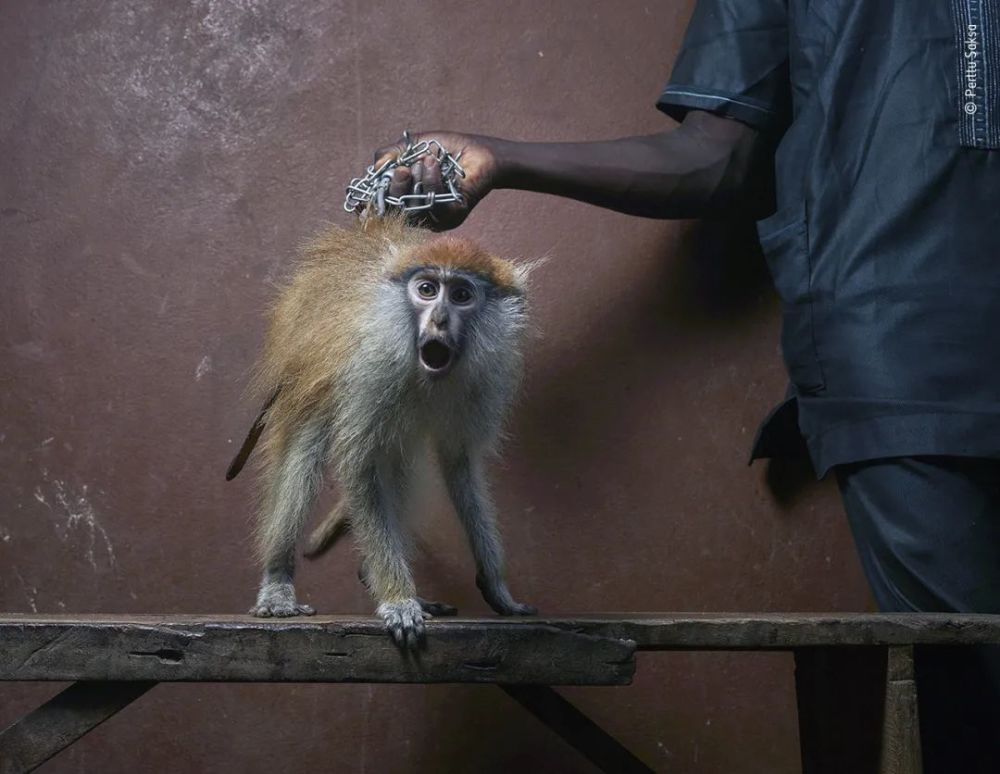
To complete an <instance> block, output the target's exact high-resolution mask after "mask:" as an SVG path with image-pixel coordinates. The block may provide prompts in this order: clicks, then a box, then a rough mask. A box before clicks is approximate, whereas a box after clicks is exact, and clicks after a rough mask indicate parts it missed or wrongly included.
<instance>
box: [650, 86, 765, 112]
mask: <svg viewBox="0 0 1000 774" xmlns="http://www.w3.org/2000/svg"><path fill="white" fill-rule="evenodd" d="M669 94H676V95H677V96H680V97H702V98H704V99H718V100H722V101H723V102H732V103H733V104H734V105H740V106H742V107H745V108H749V109H750V110H757V111H759V112H761V113H764V114H766V115H773V114H774V111H773V110H771V109H770V108H766V107H762V106H761V105H755V104H753V103H752V102H747V101H746V100H741V99H737V98H736V97H731V96H729V95H726V94H721V93H717V92H715V93H713V92H705V91H694V90H692V89H691V87H688V86H682V87H680V88H676V87H673V86H668V87H667V88H665V89H664V90H663V93H662V94H660V99H661V100H662V99H663V97H665V96H667V95H669Z"/></svg>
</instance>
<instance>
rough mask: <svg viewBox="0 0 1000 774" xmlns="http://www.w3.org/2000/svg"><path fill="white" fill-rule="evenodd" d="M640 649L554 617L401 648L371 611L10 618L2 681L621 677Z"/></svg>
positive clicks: (446, 623)
mask: <svg viewBox="0 0 1000 774" xmlns="http://www.w3.org/2000/svg"><path fill="white" fill-rule="evenodd" d="M634 652H635V645H634V643H632V642H628V641H625V640H621V639H616V638H608V637H599V636H593V635H590V634H586V633H579V632H575V631H569V630H565V629H561V628H558V627H554V626H550V625H547V624H546V623H544V622H531V621H528V622H524V623H521V624H519V625H509V624H508V623H507V622H506V621H504V620H499V619H486V620H480V621H454V620H453V619H452V620H442V621H429V622H428V626H427V637H426V641H425V643H424V647H423V648H422V649H421V650H419V651H416V652H412V653H411V652H407V651H401V650H400V649H399V648H397V647H396V645H394V644H393V642H392V640H391V639H390V638H389V636H388V635H387V634H386V633H385V630H384V628H383V626H382V624H381V622H380V621H377V620H375V619H374V618H361V619H356V618H354V619H351V618H344V619H321V618H303V619H295V620H287V619H286V620H283V621H282V620H274V619H270V620H267V619H256V618H249V617H246V618H244V617H240V618H235V617H234V618H232V619H230V620H224V621H206V620H178V619H173V618H156V617H143V618H142V619H135V618H131V617H129V618H121V617H120V618H109V617H106V616H88V617H82V618H81V617H59V618H51V617H50V618H43V617H35V616H32V617H27V616H19V617H11V616H8V617H5V618H3V619H2V620H0V680H57V681H72V680H122V679H129V680H154V681H158V682H167V681H171V682H172V681H254V682H367V683H447V682H460V683H497V682H502V683H538V684H547V685H623V684H628V683H629V682H630V681H631V678H632V675H633V673H634V672H635V659H634Z"/></svg>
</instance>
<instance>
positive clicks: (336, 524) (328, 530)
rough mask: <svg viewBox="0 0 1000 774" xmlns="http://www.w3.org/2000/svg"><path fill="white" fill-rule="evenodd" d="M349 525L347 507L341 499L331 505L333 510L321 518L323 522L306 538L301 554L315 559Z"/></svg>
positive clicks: (337, 538)
mask: <svg viewBox="0 0 1000 774" xmlns="http://www.w3.org/2000/svg"><path fill="white" fill-rule="evenodd" d="M350 527H351V520H350V518H349V516H348V513H347V507H346V506H345V504H344V501H343V500H341V501H340V502H339V503H337V504H336V505H335V506H333V510H331V511H330V513H329V514H328V515H327V517H326V518H325V519H324V520H323V523H322V524H320V525H319V526H318V527H316V529H314V530H313V532H312V534H311V535H310V536H309V539H308V540H306V547H305V550H304V551H303V554H304V555H305V556H306V558H308V559H316V558H317V557H319V556H321V555H322V554H324V553H326V551H327V549H329V548H330V546H332V545H333V544H334V543H336V542H337V541H338V540H339V539H340V537H341V536H342V535H343V534H344V533H345V532H347V531H348V529H350Z"/></svg>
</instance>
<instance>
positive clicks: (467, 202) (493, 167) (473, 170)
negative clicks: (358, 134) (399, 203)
mask: <svg viewBox="0 0 1000 774" xmlns="http://www.w3.org/2000/svg"><path fill="white" fill-rule="evenodd" d="M410 139H411V141H412V142H413V143H414V144H416V143H419V142H422V141H424V140H437V141H438V142H439V143H441V145H442V146H444V148H445V150H447V151H448V153H450V154H451V155H452V156H453V157H457V156H458V155H459V154H460V153H461V154H462V156H461V158H460V159H459V164H461V166H462V168H463V169H464V170H465V177H456V178H455V187H456V188H457V189H458V191H459V193H461V194H462V198H463V199H464V201H462V202H448V203H444V204H435V206H434V207H432V208H431V209H430V210H422V211H417V212H413V213H411V214H410V216H409V217H410V218H411V219H412V221H413V222H414V223H416V224H418V225H420V226H426V227H427V228H430V229H432V230H434V231H446V230H448V229H452V228H455V227H456V226H458V225H459V224H461V223H462V222H463V221H464V220H465V219H466V218H467V217H468V216H469V213H470V212H471V211H472V209H473V207H475V206H476V205H477V204H478V203H479V202H480V201H482V199H483V197H485V196H486V194H488V193H489V192H490V190H491V189H492V188H493V186H494V185H495V183H496V179H497V173H498V168H499V163H498V160H497V153H496V150H495V141H494V140H493V138H490V137H481V136H478V135H472V134H458V133H455V132H418V133H416V134H412V135H410ZM406 146H407V142H406V139H405V138H401V139H400V140H399V141H397V142H395V143H393V144H391V145H386V146H385V147H382V148H379V149H378V150H377V151H375V160H374V163H375V168H376V169H377V168H378V167H379V166H381V165H382V164H383V163H385V162H386V161H387V160H389V159H393V158H396V157H397V156H399V155H400V154H401V153H402V152H403V151H404V150H405V149H406ZM415 189H418V190H419V192H422V193H428V192H430V191H434V192H435V193H447V192H448V188H447V186H446V185H445V184H444V181H443V180H442V178H441V164H440V162H439V161H438V160H437V158H436V157H435V156H433V155H432V154H429V153H428V154H425V155H424V156H421V157H420V158H419V159H417V160H416V161H415V162H414V163H413V165H412V166H409V167H396V169H394V170H393V171H392V180H391V182H390V183H389V189H388V191H387V193H388V194H389V196H403V195H405V194H411V193H415V192H417V191H416V190H415Z"/></svg>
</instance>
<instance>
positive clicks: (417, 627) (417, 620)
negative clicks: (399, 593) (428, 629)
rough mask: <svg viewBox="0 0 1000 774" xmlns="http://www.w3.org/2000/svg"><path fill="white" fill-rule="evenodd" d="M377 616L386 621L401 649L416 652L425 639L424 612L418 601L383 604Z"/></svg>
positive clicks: (407, 600) (426, 615)
mask: <svg viewBox="0 0 1000 774" xmlns="http://www.w3.org/2000/svg"><path fill="white" fill-rule="evenodd" d="M375 614H376V615H378V616H379V617H381V618H382V620H383V621H385V628H386V630H387V631H388V632H389V634H390V635H391V636H392V639H393V641H394V642H395V643H396V644H397V645H399V647H401V648H406V649H408V650H416V649H417V648H418V647H420V643H421V642H422V641H423V639H424V619H425V618H429V617H430V616H429V615H428V614H427V613H425V612H424V610H423V608H422V607H421V606H420V600H418V599H403V600H400V601H399V602H383V603H382V604H380V605H379V606H378V608H377V609H376V611H375Z"/></svg>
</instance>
